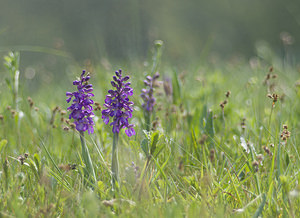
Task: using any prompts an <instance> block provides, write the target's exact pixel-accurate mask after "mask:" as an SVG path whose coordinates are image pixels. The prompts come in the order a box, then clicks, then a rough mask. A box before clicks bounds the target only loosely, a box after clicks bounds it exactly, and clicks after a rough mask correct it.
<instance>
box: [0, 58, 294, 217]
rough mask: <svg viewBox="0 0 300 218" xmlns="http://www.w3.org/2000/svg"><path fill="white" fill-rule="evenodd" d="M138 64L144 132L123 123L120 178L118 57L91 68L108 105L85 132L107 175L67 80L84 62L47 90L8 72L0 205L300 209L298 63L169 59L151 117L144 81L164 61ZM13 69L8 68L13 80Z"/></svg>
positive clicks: (17, 211)
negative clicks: (89, 171) (173, 62)
mask: <svg viewBox="0 0 300 218" xmlns="http://www.w3.org/2000/svg"><path fill="white" fill-rule="evenodd" d="M153 66H154V65H153ZM271 66H272V68H270V67H271ZM155 67H157V66H155ZM128 68H129V69H126V70H125V71H126V72H128V73H129V74H130V76H131V79H130V80H131V83H132V88H133V91H134V95H133V99H132V101H133V102H134V104H135V105H134V112H133V119H132V120H133V123H134V124H135V131H136V135H134V136H132V137H130V138H129V137H127V136H126V134H125V132H124V131H123V132H120V135H119V142H118V146H119V173H120V175H119V182H118V183H117V190H112V183H111V154H112V144H113V134H112V131H111V127H110V126H107V125H105V124H104V123H103V121H102V119H101V105H102V104H103V103H104V99H105V95H106V93H107V90H108V89H110V87H109V86H110V80H111V77H112V75H113V73H114V71H115V70H117V69H118V68H116V69H112V68H108V69H105V68H104V67H103V66H102V65H99V66H95V67H94V69H93V70H92V71H91V82H92V83H93V85H94V89H95V90H94V94H95V97H94V98H93V99H94V100H95V101H97V102H99V103H100V106H97V108H98V110H95V111H94V113H95V118H94V121H95V127H94V130H95V133H94V134H91V135H88V134H86V135H85V140H86V145H87V147H88V149H89V152H90V156H91V160H92V163H93V166H94V171H95V175H96V180H97V181H96V182H91V181H90V180H88V179H86V177H85V164H84V160H83V157H82V154H81V145H80V134H79V132H78V131H76V130H75V129H74V126H73V125H72V123H71V121H69V120H68V114H67V112H66V108H67V107H68V104H67V103H66V102H65V99H66V97H65V92H66V91H68V90H70V88H71V81H72V80H73V79H74V76H77V75H78V73H79V72H81V69H79V68H78V67H73V68H72V69H71V70H70V71H71V73H70V75H71V76H70V77H69V78H68V79H67V80H68V81H66V84H64V86H63V87H62V86H60V87H57V86H56V85H55V83H51V84H50V86H49V87H47V88H45V89H43V88H40V89H39V92H38V93H29V92H28V91H27V90H26V89H25V88H26V87H25V86H22V76H21V81H20V85H21V87H20V89H19V93H18V94H17V95H16V94H15V91H14V90H15V89H12V90H13V91H11V92H10V91H8V90H9V88H8V86H7V85H6V84H5V83H4V78H1V79H2V80H3V81H1V84H2V85H1V92H0V99H1V105H0V114H1V116H0V118H1V119H0V127H1V128H0V155H1V156H0V163H1V165H0V183H1V187H0V214H1V217H2V216H3V217H23V216H25V217H28V216H29V217H58V216H59V217H97V216H98V217H112V216H120V217H231V216H233V217H250V216H252V217H259V216H261V217H280V216H283V217H299V216H300V208H299V206H298V205H299V203H300V202H299V199H300V198H299V191H300V186H299V178H300V175H299V166H300V156H299V145H298V143H299V127H300V122H299V120H300V102H299V97H300V87H299V83H298V86H297V82H296V81H297V80H298V79H299V75H300V74H299V71H298V69H296V67H293V66H292V65H282V64H281V61H280V60H277V61H273V62H267V61H266V60H264V59H256V61H255V63H251V64H249V63H248V62H246V61H242V60H239V61H232V62H230V61H229V62H227V63H221V64H208V63H207V64H201V63H200V64H196V65H194V66H191V67H190V68H189V69H186V70H184V71H177V70H175V69H174V68H173V67H172V66H168V65H164V64H162V65H160V66H159V67H157V69H156V70H158V71H159V72H160V75H161V77H160V80H161V81H162V83H161V85H160V87H158V88H156V90H155V95H156V102H157V103H156V105H155V113H154V114H152V122H151V124H150V125H151V126H146V127H145V119H144V113H143V109H142V106H141V105H142V103H143V102H142V99H141V98H140V94H141V91H140V90H141V89H142V88H144V85H143V80H144V78H145V75H148V74H149V72H150V71H153V69H151V68H152V67H146V68H144V69H143V67H141V66H139V67H132V69H130V67H128ZM148 68H149V69H148ZM156 70H155V71H156ZM144 72H145V73H144ZM3 74H4V73H3ZM11 74H12V73H11V71H9V69H8V71H5V75H6V76H5V77H6V78H8V80H10V79H11ZM20 74H21V75H22V72H20ZM167 81H169V83H168V82H167ZM164 85H165V90H164ZM168 87H169V88H170V87H172V90H171V91H170V90H169V91H168V90H167V89H168ZM229 91H230V92H229ZM268 94H270V95H269V97H268ZM277 95H278V96H277ZM14 96H18V97H17V98H18V99H16V98H15V97H14ZM28 96H31V98H28V99H27V97H28ZM16 104H17V105H18V108H16V107H15V105H16ZM98 105H99V104H98ZM146 123H149V122H148V121H147V122H146ZM148 125H149V124H148ZM284 125H286V126H284ZM146 129H150V131H146Z"/></svg>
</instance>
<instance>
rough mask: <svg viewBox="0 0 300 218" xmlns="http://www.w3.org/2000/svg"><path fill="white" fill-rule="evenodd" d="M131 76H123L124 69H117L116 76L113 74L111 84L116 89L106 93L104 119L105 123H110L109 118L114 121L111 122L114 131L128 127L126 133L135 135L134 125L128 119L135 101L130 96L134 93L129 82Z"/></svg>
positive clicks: (117, 131)
mask: <svg viewBox="0 0 300 218" xmlns="http://www.w3.org/2000/svg"><path fill="white" fill-rule="evenodd" d="M128 79H129V76H125V77H122V70H119V71H116V76H113V81H111V85H112V86H113V87H114V88H115V89H116V90H109V91H108V93H109V94H108V95H106V99H105V104H103V106H104V107H106V108H107V109H105V110H103V111H102V119H103V121H104V123H105V124H108V123H109V118H110V117H112V118H113V121H112V122H111V123H110V125H111V126H113V129H112V131H113V133H119V132H120V130H121V129H122V128H127V129H126V130H125V133H126V134H127V135H128V136H129V137H130V136H132V135H135V131H134V129H133V127H134V125H133V124H129V122H128V119H129V118H131V117H132V111H133V108H132V105H133V102H131V101H129V98H128V96H131V95H132V94H133V90H132V88H131V87H130V84H131V83H130V82H127V80H128Z"/></svg>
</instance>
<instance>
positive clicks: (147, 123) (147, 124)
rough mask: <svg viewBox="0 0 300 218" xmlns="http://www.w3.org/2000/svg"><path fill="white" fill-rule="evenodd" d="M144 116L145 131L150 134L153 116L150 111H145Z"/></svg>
mask: <svg viewBox="0 0 300 218" xmlns="http://www.w3.org/2000/svg"><path fill="white" fill-rule="evenodd" d="M144 116H145V129H146V130H147V131H148V132H149V131H150V127H151V114H150V113H149V112H148V111H145V112H144Z"/></svg>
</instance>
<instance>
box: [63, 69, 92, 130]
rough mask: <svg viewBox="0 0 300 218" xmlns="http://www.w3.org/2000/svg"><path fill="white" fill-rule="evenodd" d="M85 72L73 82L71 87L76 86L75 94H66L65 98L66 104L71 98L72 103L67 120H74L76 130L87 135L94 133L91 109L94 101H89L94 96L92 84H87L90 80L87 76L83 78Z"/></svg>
mask: <svg viewBox="0 0 300 218" xmlns="http://www.w3.org/2000/svg"><path fill="white" fill-rule="evenodd" d="M85 73H86V71H85V70H84V71H83V72H82V74H81V76H80V79H79V80H75V81H73V85H75V86H77V91H75V92H67V93H66V96H67V97H69V98H68V99H67V102H68V103H69V102H70V101H71V100H72V98H73V97H74V99H73V103H72V105H71V106H70V107H68V110H69V111H71V113H70V115H69V119H72V118H73V119H74V123H75V125H76V129H77V130H78V131H79V132H85V131H86V130H87V131H88V133H89V134H91V133H93V132H94V128H93V126H94V121H93V117H94V113H93V107H92V106H91V105H92V104H94V101H93V100H91V99H90V97H93V96H94V94H93V93H92V91H93V86H92V84H88V81H89V79H90V76H89V74H87V75H86V76H85Z"/></svg>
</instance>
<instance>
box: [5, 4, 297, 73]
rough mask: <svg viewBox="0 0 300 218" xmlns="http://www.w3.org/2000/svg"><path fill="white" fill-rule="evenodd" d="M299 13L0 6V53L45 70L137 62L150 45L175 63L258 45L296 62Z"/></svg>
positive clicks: (231, 7) (257, 7)
mask: <svg viewBox="0 0 300 218" xmlns="http://www.w3.org/2000/svg"><path fill="white" fill-rule="evenodd" d="M299 12H300V1H299V0H287V1H283V0H210V1H204V0H188V1H182V0H163V1H161V0H84V1H83V0H51V1H49V0H48V1H46V0H13V1H12V0H1V7H0V51H1V52H3V53H5V52H6V51H8V50H12V49H13V50H22V51H26V52H23V54H22V65H24V64H25V65H29V64H32V63H38V62H41V63H44V64H45V66H44V67H45V68H47V69H50V71H51V69H52V68H51V65H55V67H56V68H57V66H60V65H59V63H58V62H57V60H56V59H57V55H54V56H55V57H52V56H51V57H49V55H45V54H46V53H56V54H59V55H65V54H66V56H68V57H69V58H70V57H71V59H72V60H75V61H76V62H78V63H84V61H85V60H91V61H94V62H97V61H100V60H101V59H102V58H104V57H105V58H107V59H109V60H117V61H118V60H122V61H128V60H133V59H136V58H138V59H139V60H144V59H145V58H146V57H148V56H149V49H150V48H151V46H152V45H153V41H154V40H156V39H161V40H163V41H164V42H165V49H164V56H165V57H166V59H168V60H169V61H171V62H173V63H175V62H176V63H178V64H180V63H190V62H191V61H198V60H199V59H203V58H206V57H210V56H217V57H220V58H222V59H230V58H232V57H245V58H250V57H252V56H253V55H256V53H257V51H256V50H257V46H259V45H260V44H261V42H264V43H265V44H266V45H267V46H269V47H270V48H271V49H272V50H273V51H274V52H275V53H276V54H278V55H279V56H284V53H285V52H286V50H289V51H288V52H289V53H291V54H292V55H293V56H294V57H298V56H300V54H299V50H300V43H299V40H297V39H298V38H299V36H300V13H299ZM35 46H37V47H35ZM51 49H56V50H59V51H63V52H65V53H59V52H58V53H57V51H56V50H51ZM37 50H38V51H41V52H36V51H37ZM30 51H31V52H30ZM60 57H64V56H60ZM64 58H65V57H64ZM67 59H68V58H66V60H65V61H67V62H68V60H67ZM60 61H61V60H60ZM60 64H61V65H62V66H64V64H65V63H60ZM53 69H54V68H53Z"/></svg>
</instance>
